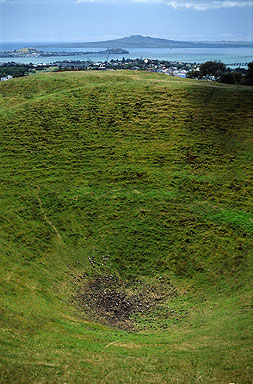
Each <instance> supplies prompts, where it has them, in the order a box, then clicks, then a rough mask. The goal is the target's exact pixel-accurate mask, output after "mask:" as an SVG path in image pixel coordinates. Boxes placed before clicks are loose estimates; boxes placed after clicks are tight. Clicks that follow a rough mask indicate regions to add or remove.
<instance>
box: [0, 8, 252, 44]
mask: <svg viewBox="0 0 253 384" xmlns="http://www.w3.org/2000/svg"><path fill="white" fill-rule="evenodd" d="M136 34H141V35H144V36H151V37H161V38H165V39H173V40H185V41H186V40H187V41H216V40H234V41H242V40H243V41H248V40H252V39H253V0H225V1H223V0H178V1H170V0H0V41H1V42H22V41H24V42H25V41H27V42H47V41H51V42H52V41H53V42H70V41H72V42H74V41H76V42H81V41H100V40H108V39H116V38H119V37H125V36H130V35H136Z"/></svg>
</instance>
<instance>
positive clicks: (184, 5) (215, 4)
mask: <svg viewBox="0 0 253 384" xmlns="http://www.w3.org/2000/svg"><path fill="white" fill-rule="evenodd" d="M47 2H51V3H53V2H54V3H58V4H59V3H66V2H69V3H76V4H81V3H90V4H91V3H101V4H102V3H104V4H106V3H114V4H122V5H123V4H124V3H125V4H126V3H143V4H144V3H150V4H151V3H160V4H167V5H168V6H169V7H172V8H174V9H178V10H180V9H181V10H187V9H192V10H195V11H207V10H210V9H221V8H234V7H253V0H172V1H171V0H0V4H3V3H47Z"/></svg>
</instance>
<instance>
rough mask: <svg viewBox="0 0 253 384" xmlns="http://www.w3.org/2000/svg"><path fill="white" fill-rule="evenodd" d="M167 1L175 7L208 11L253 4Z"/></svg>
mask: <svg viewBox="0 0 253 384" xmlns="http://www.w3.org/2000/svg"><path fill="white" fill-rule="evenodd" d="M163 2H164V3H167V4H168V5H169V6H171V7H172V8H175V9H194V10H196V11H207V10H209V9H221V8H234V7H250V6H252V5H253V1H251V0H248V1H244V0H243V1H240V0H233V1H232V0H231V1H223V0H210V1H205V0H204V1H202V0H190V1H184V0H179V1H166V0H164V1H163Z"/></svg>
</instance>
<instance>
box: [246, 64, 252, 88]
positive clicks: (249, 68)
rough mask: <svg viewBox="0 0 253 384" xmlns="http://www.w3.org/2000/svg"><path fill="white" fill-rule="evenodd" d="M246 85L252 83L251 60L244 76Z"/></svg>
mask: <svg viewBox="0 0 253 384" xmlns="http://www.w3.org/2000/svg"><path fill="white" fill-rule="evenodd" d="M245 79H246V82H245V84H247V85H253V61H251V62H250V63H249V64H248V71H247V73H246V76H245Z"/></svg>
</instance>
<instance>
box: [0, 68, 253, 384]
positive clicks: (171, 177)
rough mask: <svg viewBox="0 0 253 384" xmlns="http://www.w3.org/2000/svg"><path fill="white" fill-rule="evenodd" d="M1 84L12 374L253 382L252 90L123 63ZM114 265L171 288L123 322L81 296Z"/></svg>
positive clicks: (2, 281)
mask: <svg viewBox="0 0 253 384" xmlns="http://www.w3.org/2000/svg"><path fill="white" fill-rule="evenodd" d="M0 92H1V96H0V112H1V129H0V159H1V167H0V182H1V189H0V199H1V206H0V209H1V213H0V220H1V239H0V241H1V247H0V266H1V267H0V326H1V330H0V356H1V358H0V382H1V383H68V384H69V383H129V384H130V383H142V384H143V383H182V384H183V383H207V382H208V383H224V384H225V383H227V384H228V383H238V384H246V383H248V384H249V383H251V382H252V369H251V368H252V366H251V362H252V359H251V353H252V350H251V342H252V328H251V320H252V302H251V292H252V287H251V284H250V283H251V277H252V275H251V271H252V264H251V260H252V231H253V218H252V215H251V208H252V182H251V176H252V157H253V156H252V153H253V151H252V132H251V129H252V110H251V106H252V101H253V92H252V89H251V88H250V87H243V86H240V87H238V86H229V85H221V84H217V83H209V82H201V81H200V82H197V81H193V80H182V79H174V78H171V77H167V76H165V75H158V74H150V73H134V72H126V71H124V72H116V73H111V72H106V73H99V72H98V73H95V72H92V73H84V72H79V73H78V72H76V73H57V74H54V73H48V74H42V75H35V76H30V77H26V78H19V79H13V80H11V81H8V82H6V83H4V84H0ZM105 255H108V256H107V262H106V263H105V262H104V256H105ZM106 276H115V278H117V281H119V282H120V284H121V285H122V286H123V285H124V284H126V285H127V288H126V292H128V293H129V294H131V292H132V291H134V292H135V293H136V292H137V294H138V289H136V284H137V283H138V282H140V285H141V286H142V287H144V288H139V291H141V290H143V289H145V290H146V292H147V291H150V292H153V290H154V292H160V293H161V292H163V300H161V303H160V301H158V305H155V306H154V307H152V309H150V310H147V311H144V312H141V311H138V312H137V313H134V314H133V315H132V316H131V319H130V320H131V321H132V323H131V324H134V326H133V329H132V328H131V327H130V328H128V327H125V328H124V327H123V329H122V327H118V326H116V328H115V327H111V326H110V324H109V323H110V322H109V323H108V321H107V320H108V319H106V318H104V317H103V316H102V317H101V316H100V317H99V316H98V317H96V316H95V314H94V313H93V312H92V307H89V305H88V306H85V305H84V306H82V307H81V305H80V302H79V301H80V300H79V301H78V294H79V293H80V292H81V293H82V295H84V296H85V294H86V293H87V290H88V287H90V286H91V285H89V284H92V282H94V281H97V280H96V279H98V278H100V279H102V278H103V277H106ZM89 289H90V288H89ZM170 292H174V293H173V294H172V293H171V294H170ZM150 295H151V293H150ZM154 295H155V294H154ZM79 296H80V295H79ZM94 297H95V296H94ZM91 300H92V295H91ZM103 300H104V299H103Z"/></svg>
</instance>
